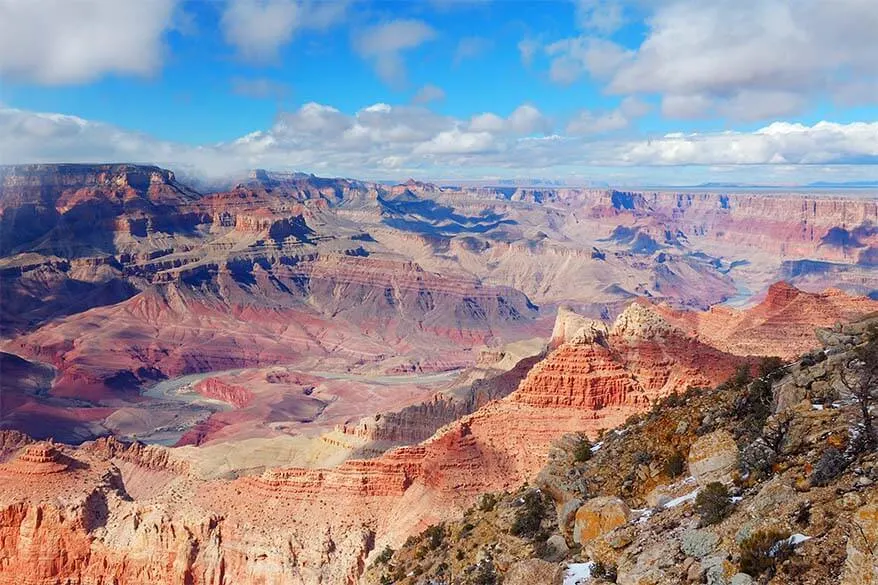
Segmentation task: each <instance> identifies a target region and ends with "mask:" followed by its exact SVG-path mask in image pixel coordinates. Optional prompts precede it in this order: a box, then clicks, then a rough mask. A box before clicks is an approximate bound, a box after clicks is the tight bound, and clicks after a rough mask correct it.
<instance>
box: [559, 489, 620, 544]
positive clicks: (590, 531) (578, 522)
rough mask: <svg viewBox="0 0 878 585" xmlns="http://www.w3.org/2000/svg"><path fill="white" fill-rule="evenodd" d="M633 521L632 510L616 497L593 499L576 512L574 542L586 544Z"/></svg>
mask: <svg viewBox="0 0 878 585" xmlns="http://www.w3.org/2000/svg"><path fill="white" fill-rule="evenodd" d="M630 519H631V509H630V508H629V507H628V505H627V504H626V503H625V502H623V501H622V500H620V499H619V498H616V497H601V498H592V499H590V500H588V501H587V502H585V504H583V505H582V506H580V508H579V510H577V511H576V519H575V520H574V524H573V541H574V542H576V543H577V544H586V543H588V542H590V541H592V540H594V539H595V538H597V537H599V536H602V535H604V534H606V533H608V532H610V531H611V530H613V529H614V528H618V527H619V526H622V525H624V524H626V523H627V522H628V520H630Z"/></svg>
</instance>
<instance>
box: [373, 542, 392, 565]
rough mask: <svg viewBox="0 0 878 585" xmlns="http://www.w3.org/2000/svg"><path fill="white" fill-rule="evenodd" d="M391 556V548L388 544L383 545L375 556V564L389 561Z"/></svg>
mask: <svg viewBox="0 0 878 585" xmlns="http://www.w3.org/2000/svg"><path fill="white" fill-rule="evenodd" d="M391 558H393V549H392V548H390V547H389V546H385V547H384V550H383V551H381V553H380V554H379V555H378V556H377V557H375V564H380V565H384V564H387V563H388V562H390V559H391Z"/></svg>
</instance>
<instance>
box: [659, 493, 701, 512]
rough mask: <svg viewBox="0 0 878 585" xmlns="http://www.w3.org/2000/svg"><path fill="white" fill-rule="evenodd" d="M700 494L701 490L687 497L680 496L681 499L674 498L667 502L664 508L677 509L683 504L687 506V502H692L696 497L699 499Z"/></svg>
mask: <svg viewBox="0 0 878 585" xmlns="http://www.w3.org/2000/svg"><path fill="white" fill-rule="evenodd" d="M698 492H699V490H695V491H694V492H689V493H688V494H686V495H685V496H680V497H679V498H674V499H673V500H671V501H670V502H666V503H665V505H664V507H665V508H676V507H677V506H679V505H681V504H685V503H686V502H691V501H692V500H694V499H695V498H696V497H698Z"/></svg>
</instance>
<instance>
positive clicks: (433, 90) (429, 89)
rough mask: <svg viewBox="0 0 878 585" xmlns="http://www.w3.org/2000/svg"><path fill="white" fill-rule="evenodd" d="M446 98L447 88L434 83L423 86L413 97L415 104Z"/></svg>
mask: <svg viewBox="0 0 878 585" xmlns="http://www.w3.org/2000/svg"><path fill="white" fill-rule="evenodd" d="M444 99H445V90H444V89H442V88H441V87H437V86H435V85H432V84H429V83H428V84H427V85H425V86H423V87H422V88H421V89H419V90H418V92H417V93H416V94H415V95H414V97H413V98H412V103H413V104H428V103H430V102H440V101H442V100H444Z"/></svg>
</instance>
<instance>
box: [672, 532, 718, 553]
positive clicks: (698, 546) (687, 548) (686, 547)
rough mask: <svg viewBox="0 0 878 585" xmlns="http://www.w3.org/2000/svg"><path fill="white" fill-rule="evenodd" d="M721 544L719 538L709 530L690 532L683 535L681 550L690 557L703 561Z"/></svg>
mask: <svg viewBox="0 0 878 585" xmlns="http://www.w3.org/2000/svg"><path fill="white" fill-rule="evenodd" d="M717 543H719V536H717V535H716V534H714V533H713V532H710V531H709V530H689V531H687V532H684V533H683V539H682V543H681V544H680V549H681V550H682V551H683V552H684V553H685V554H686V555H688V556H690V557H695V558H696V559H701V558H704V557H706V556H707V555H709V554H710V553H712V552H713V550H714V549H715V548H716V545H717Z"/></svg>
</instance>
